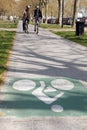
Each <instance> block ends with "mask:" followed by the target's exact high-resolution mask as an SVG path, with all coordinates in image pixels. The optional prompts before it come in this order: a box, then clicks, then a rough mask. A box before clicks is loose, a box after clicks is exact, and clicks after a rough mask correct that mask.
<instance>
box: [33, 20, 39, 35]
mask: <svg viewBox="0 0 87 130" xmlns="http://www.w3.org/2000/svg"><path fill="white" fill-rule="evenodd" d="M39 26H40V19H39V18H38V19H35V30H34V31H35V32H36V34H38V33H39Z"/></svg>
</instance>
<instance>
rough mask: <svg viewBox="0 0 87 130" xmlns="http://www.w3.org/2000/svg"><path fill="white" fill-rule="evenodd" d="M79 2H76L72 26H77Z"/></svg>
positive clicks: (76, 0)
mask: <svg viewBox="0 0 87 130" xmlns="http://www.w3.org/2000/svg"><path fill="white" fill-rule="evenodd" d="M79 2H80V1H79V0H74V8H73V23H72V26H75V20H76V15H77V12H78V10H79Z"/></svg>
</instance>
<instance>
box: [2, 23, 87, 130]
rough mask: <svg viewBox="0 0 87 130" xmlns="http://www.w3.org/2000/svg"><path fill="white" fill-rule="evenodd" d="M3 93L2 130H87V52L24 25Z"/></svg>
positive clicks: (15, 46) (18, 37)
mask: <svg viewBox="0 0 87 130" xmlns="http://www.w3.org/2000/svg"><path fill="white" fill-rule="evenodd" d="M10 53H11V54H10V58H9V63H8V72H7V75H6V81H5V84H4V86H3V87H2V90H1V93H0V100H1V101H0V115H1V116H0V130H44V129H45V130H53V129H54V130H87V47H84V46H81V45H79V44H76V43H74V42H71V41H69V40H66V39H64V38H61V37H60V36H57V35H55V34H53V33H51V32H50V31H47V30H44V29H41V28H40V32H39V34H38V35H37V34H36V33H35V32H34V31H33V25H29V33H28V34H27V33H24V32H23V31H22V23H21V21H20V22H19V25H18V28H17V30H16V37H15V41H14V46H13V49H12V51H11V52H10Z"/></svg>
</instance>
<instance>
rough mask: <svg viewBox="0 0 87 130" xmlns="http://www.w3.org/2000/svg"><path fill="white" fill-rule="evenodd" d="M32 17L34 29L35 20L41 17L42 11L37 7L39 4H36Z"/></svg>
mask: <svg viewBox="0 0 87 130" xmlns="http://www.w3.org/2000/svg"><path fill="white" fill-rule="evenodd" d="M34 19H35V25H34V31H36V25H37V20H38V21H40V19H42V12H41V10H40V8H39V5H37V6H36V8H35V10H34Z"/></svg>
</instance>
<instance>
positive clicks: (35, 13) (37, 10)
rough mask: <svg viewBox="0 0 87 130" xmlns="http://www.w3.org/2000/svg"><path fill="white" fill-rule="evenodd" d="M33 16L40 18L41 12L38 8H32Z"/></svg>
mask: <svg viewBox="0 0 87 130" xmlns="http://www.w3.org/2000/svg"><path fill="white" fill-rule="evenodd" d="M34 17H35V18H42V12H41V10H40V9H35V10H34Z"/></svg>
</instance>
